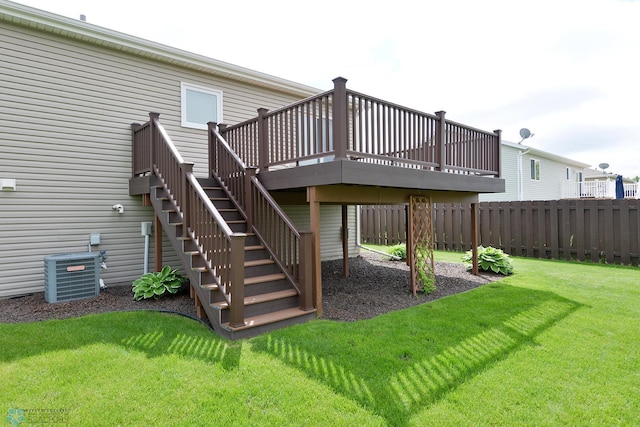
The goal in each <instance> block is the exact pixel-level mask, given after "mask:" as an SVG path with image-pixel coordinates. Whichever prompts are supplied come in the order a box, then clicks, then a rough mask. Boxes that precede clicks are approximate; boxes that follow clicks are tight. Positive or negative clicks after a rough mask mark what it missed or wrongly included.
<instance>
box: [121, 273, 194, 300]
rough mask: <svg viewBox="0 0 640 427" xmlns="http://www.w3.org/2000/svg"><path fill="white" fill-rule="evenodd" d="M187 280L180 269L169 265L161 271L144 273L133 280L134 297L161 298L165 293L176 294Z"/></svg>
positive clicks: (136, 298) (137, 298)
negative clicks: (173, 268) (174, 268)
mask: <svg viewBox="0 0 640 427" xmlns="http://www.w3.org/2000/svg"><path fill="white" fill-rule="evenodd" d="M184 282H185V278H184V276H182V275H181V274H179V273H178V270H172V269H171V267H169V266H168V265H166V266H164V268H163V269H162V270H161V271H157V272H155V273H147V274H143V275H142V277H140V278H139V279H136V280H134V282H133V285H132V286H133V299H135V300H136V301H140V300H141V299H149V298H160V297H161V296H163V295H167V294H175V293H177V292H178V291H179V290H180V287H181V286H182V284H183V283H184Z"/></svg>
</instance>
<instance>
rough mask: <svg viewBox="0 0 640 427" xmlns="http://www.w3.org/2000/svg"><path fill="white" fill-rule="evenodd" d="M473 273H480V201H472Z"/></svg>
mask: <svg viewBox="0 0 640 427" xmlns="http://www.w3.org/2000/svg"><path fill="white" fill-rule="evenodd" d="M471 259H472V266H471V273H473V274H474V275H476V276H477V275H478V203H471Z"/></svg>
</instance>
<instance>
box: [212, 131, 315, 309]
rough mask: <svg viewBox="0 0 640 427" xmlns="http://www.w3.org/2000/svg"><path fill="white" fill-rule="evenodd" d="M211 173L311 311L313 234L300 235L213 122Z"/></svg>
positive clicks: (254, 171) (254, 169)
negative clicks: (239, 209) (238, 208)
mask: <svg viewBox="0 0 640 427" xmlns="http://www.w3.org/2000/svg"><path fill="white" fill-rule="evenodd" d="M228 163H232V164H228ZM209 173H210V175H211V176H213V177H215V178H217V179H218V180H219V181H220V182H221V183H222V184H223V185H224V187H225V191H226V192H227V193H228V195H229V196H230V197H232V198H233V199H234V200H235V201H236V203H237V205H238V206H239V207H240V208H241V210H242V211H243V212H242V213H243V215H244V216H245V218H246V220H247V229H248V230H249V231H253V232H254V233H255V234H256V236H258V238H259V239H260V240H261V241H262V242H263V243H264V244H265V249H266V250H267V251H268V252H269V253H270V255H271V257H272V259H273V260H274V262H275V263H276V264H278V266H279V267H280V269H281V270H282V271H283V272H284V274H285V276H286V277H287V280H288V281H289V282H290V283H291V284H292V285H293V286H294V288H296V290H297V292H298V293H299V294H300V298H301V306H302V309H303V310H308V309H312V308H313V303H312V301H311V298H312V293H311V283H312V281H311V280H312V279H311V265H312V264H311V263H312V257H311V247H312V246H311V243H312V239H313V233H311V232H309V231H307V232H301V231H298V229H297V227H296V226H295V224H294V223H293V221H291V219H290V218H289V217H288V216H287V214H286V213H285V212H284V211H283V210H282V209H281V208H280V206H279V205H278V203H277V202H276V201H275V200H274V199H273V197H271V195H270V194H269V192H268V191H267V190H266V189H265V188H264V186H263V185H262V184H261V183H260V181H259V180H258V179H257V178H256V176H255V174H256V168H255V167H247V166H246V165H245V163H244V162H243V161H242V159H240V157H239V156H237V155H236V154H235V152H234V151H233V150H232V149H231V147H230V146H229V144H228V143H227V141H226V140H225V138H224V137H223V136H222V135H221V134H220V132H219V131H218V129H217V124H216V123H213V122H211V123H209ZM269 230H271V231H269ZM273 230H276V232H274V231H273Z"/></svg>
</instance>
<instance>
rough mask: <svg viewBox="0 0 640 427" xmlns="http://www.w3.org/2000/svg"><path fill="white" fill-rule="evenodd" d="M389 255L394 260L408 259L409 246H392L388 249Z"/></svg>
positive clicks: (402, 244)
mask: <svg viewBox="0 0 640 427" xmlns="http://www.w3.org/2000/svg"><path fill="white" fill-rule="evenodd" d="M387 253H388V254H389V255H391V256H392V257H394V258H399V259H401V260H402V259H407V245H405V244H404V243H401V244H399V245H395V246H391V247H389V248H388V249H387Z"/></svg>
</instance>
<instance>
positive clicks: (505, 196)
mask: <svg viewBox="0 0 640 427" xmlns="http://www.w3.org/2000/svg"><path fill="white" fill-rule="evenodd" d="M519 152H520V150H519V149H517V148H513V147H510V146H508V145H502V151H501V153H500V167H501V170H502V176H501V178H503V179H504V185H505V191H504V193H484V194H480V195H479V200H480V201H481V202H501V201H508V200H518V153H519Z"/></svg>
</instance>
